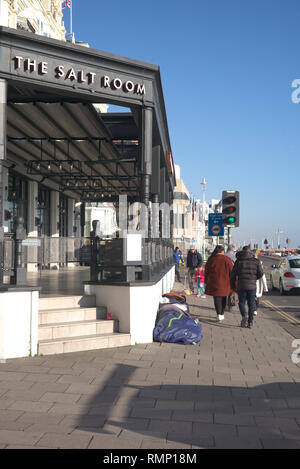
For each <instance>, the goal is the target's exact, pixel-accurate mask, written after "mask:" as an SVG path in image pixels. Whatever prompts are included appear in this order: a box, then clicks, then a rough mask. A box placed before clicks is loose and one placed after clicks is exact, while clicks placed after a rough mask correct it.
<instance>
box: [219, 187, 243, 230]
mask: <svg viewBox="0 0 300 469" xmlns="http://www.w3.org/2000/svg"><path fill="white" fill-rule="evenodd" d="M239 211H240V193H239V191H223V192H222V218H223V226H229V227H238V226H239Z"/></svg>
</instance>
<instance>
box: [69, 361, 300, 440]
mask: <svg viewBox="0 0 300 469" xmlns="http://www.w3.org/2000/svg"><path fill="white" fill-rule="evenodd" d="M136 370H140V368H138V367H135V366H128V365H123V364H119V365H117V366H116V369H115V371H114V372H113V373H111V375H110V376H109V378H108V379H107V380H106V381H105V383H104V384H103V386H101V387H100V388H99V391H98V393H97V394H95V395H93V396H92V397H91V398H90V400H89V401H88V403H87V404H86V411H85V412H84V414H83V415H82V416H81V417H80V418H79V421H78V424H77V429H78V428H79V429H80V430H81V431H89V432H90V431H91V427H93V429H92V431H93V432H94V433H97V434H99V435H101V434H102V435H113V436H119V435H120V434H122V435H121V436H123V437H125V438H129V439H130V438H131V441H132V440H133V439H137V440H139V439H140V440H151V439H156V441H157V440H160V441H169V442H173V444H174V443H178V444H180V443H188V444H192V445H200V446H201V447H203V448H208V447H215V445H217V447H218V442H219V444H221V446H222V442H223V443H224V442H225V443H226V442H227V443H228V441H229V440H230V442H232V444H231V447H233V448H234V447H235V445H238V444H239V445H240V444H242V445H244V446H243V447H245V448H248V447H268V441H271V443H272V444H271V446H274V447H278V448H280V447H285V445H284V443H285V442H286V443H288V442H292V446H293V444H294V445H295V448H296V447H299V448H300V427H299V425H300V384H298V383H294V382H292V383H291V382H275V383H269V384H263V385H259V386H256V387H252V388H245V387H234V386H232V387H230V386H216V385H215V386H213V385H202V386H198V385H180V384H170V385H157V386H151V385H149V386H147V385H143V384H141V385H140V384H134V381H135V380H134V373H135V371H136ZM130 383H132V384H130ZM136 383H138V378H137V380H136ZM296 419H298V420H296ZM91 420H93V422H94V423H93V425H91ZM123 441H124V440H123ZM128 445H129V446H128V447H130V442H129V440H128ZM297 445H298V446H297ZM229 446H230V443H229Z"/></svg>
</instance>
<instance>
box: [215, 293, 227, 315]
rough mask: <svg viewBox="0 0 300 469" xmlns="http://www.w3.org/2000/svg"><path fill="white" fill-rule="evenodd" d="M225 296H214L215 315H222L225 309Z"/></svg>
mask: <svg viewBox="0 0 300 469" xmlns="http://www.w3.org/2000/svg"><path fill="white" fill-rule="evenodd" d="M226 302H227V296H214V304H215V310H216V312H217V314H221V315H223V314H224V311H225V308H226Z"/></svg>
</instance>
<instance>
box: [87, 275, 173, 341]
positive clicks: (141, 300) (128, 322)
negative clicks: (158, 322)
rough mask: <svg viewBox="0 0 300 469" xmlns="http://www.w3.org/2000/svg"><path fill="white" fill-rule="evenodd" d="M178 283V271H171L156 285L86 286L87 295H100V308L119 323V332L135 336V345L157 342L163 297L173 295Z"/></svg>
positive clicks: (132, 337) (149, 283) (97, 299)
mask: <svg viewBox="0 0 300 469" xmlns="http://www.w3.org/2000/svg"><path fill="white" fill-rule="evenodd" d="M174 280H175V267H174V266H173V267H171V268H169V270H168V271H167V272H164V274H163V276H162V277H161V278H160V279H159V280H158V281H157V282H156V283H153V282H148V283H143V284H142V285H141V284H139V283H138V282H135V283H133V284H114V285H108V284H105V283H102V284H100V283H97V284H95V283H90V282H86V283H85V286H84V288H85V294H87V295H96V305H104V306H106V307H107V312H108V313H111V315H112V319H118V321H119V331H120V332H121V333H127V334H130V335H131V343H132V345H133V344H136V343H137V344H139V343H140V344H141V343H151V342H153V328H154V325H155V319H156V314H157V310H158V305H159V298H160V296H161V295H162V294H164V293H167V292H169V291H170V290H171V289H172V287H173V285H174Z"/></svg>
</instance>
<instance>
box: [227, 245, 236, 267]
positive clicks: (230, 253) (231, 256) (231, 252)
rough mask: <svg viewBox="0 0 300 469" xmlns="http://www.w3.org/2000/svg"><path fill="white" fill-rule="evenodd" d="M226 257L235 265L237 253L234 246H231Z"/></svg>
mask: <svg viewBox="0 0 300 469" xmlns="http://www.w3.org/2000/svg"><path fill="white" fill-rule="evenodd" d="M225 256H227V257H229V259H231V260H232V263H233V264H234V263H235V261H236V253H235V250H234V246H233V244H229V246H228V249H227V252H226V254H225Z"/></svg>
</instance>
